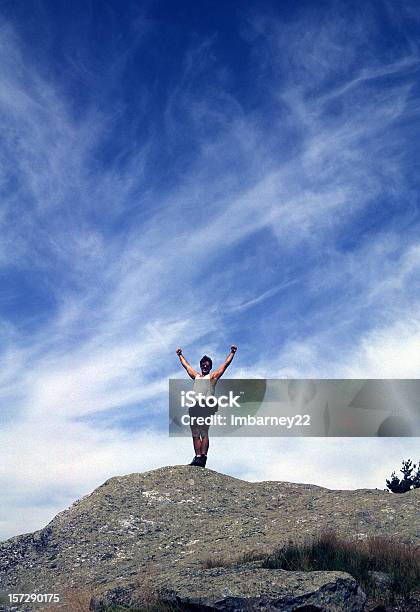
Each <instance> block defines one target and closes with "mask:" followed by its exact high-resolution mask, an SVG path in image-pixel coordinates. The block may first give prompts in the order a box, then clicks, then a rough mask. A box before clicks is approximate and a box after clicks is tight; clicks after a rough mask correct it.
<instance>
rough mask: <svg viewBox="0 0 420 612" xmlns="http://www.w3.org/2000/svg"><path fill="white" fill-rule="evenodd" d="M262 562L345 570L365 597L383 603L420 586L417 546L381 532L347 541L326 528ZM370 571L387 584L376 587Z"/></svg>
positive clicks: (405, 597)
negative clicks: (378, 574) (384, 579)
mask: <svg viewBox="0 0 420 612" xmlns="http://www.w3.org/2000/svg"><path fill="white" fill-rule="evenodd" d="M262 565H263V567H266V568H269V569H275V568H276V569H277V568H278V569H285V570H290V571H297V570H300V571H302V570H303V571H342V572H347V573H349V574H350V575H351V576H353V577H354V578H355V579H356V580H357V582H358V583H359V584H360V586H361V587H362V589H363V590H364V591H365V593H366V594H367V595H368V597H369V596H370V597H372V598H374V599H375V600H378V601H379V600H380V603H381V604H383V605H387V606H395V605H398V606H399V605H403V606H404V605H405V604H407V602H408V601H409V600H410V599H411V597H412V596H413V595H414V593H415V592H416V591H417V590H419V589H420V549H419V547H418V546H409V545H406V544H402V543H401V542H399V541H398V540H395V539H387V538H384V537H381V536H372V537H369V538H367V539H366V540H364V541H349V540H344V539H342V538H339V537H338V536H337V535H336V534H335V533H333V532H326V533H322V534H321V535H320V536H319V537H318V538H316V539H314V540H312V541H311V542H308V543H306V544H301V545H297V544H294V543H289V544H288V545H287V546H285V547H283V548H280V549H278V550H277V551H275V552H274V553H272V554H271V555H269V556H268V557H267V558H266V559H265V560H264V561H263V564H262ZM371 572H382V573H384V574H386V575H387V577H388V581H389V585H388V586H387V587H381V588H378V586H377V583H376V581H375V579H374V578H373V577H372V574H371ZM404 602H405V603H404ZM401 609H404V607H403V608H401Z"/></svg>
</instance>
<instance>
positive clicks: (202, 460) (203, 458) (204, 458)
mask: <svg viewBox="0 0 420 612" xmlns="http://www.w3.org/2000/svg"><path fill="white" fill-rule="evenodd" d="M206 462H207V455H201V457H197V463H196V465H199V466H200V467H206Z"/></svg>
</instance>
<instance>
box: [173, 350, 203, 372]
mask: <svg viewBox="0 0 420 612" xmlns="http://www.w3.org/2000/svg"><path fill="white" fill-rule="evenodd" d="M176 354H177V355H178V357H179V360H180V362H181V364H182V367H184V368H185V369H186V370H187V372H188V376H189V377H190V378H192V379H195V378H196V376H198V372H196V371H195V370H194V368H193V367H192V366H190V364H189V363H188V361H187V360H186V359H185V357H184V355H183V354H182V349H180V348H178V349H176Z"/></svg>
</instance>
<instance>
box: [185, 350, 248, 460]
mask: <svg viewBox="0 0 420 612" xmlns="http://www.w3.org/2000/svg"><path fill="white" fill-rule="evenodd" d="M237 349H238V347H237V346H235V345H232V346H231V347H230V353H229V355H228V356H227V357H226V359H225V361H224V363H222V365H221V366H220V367H218V368H217V370H215V371H214V372H212V373H210V372H211V369H212V367H213V362H212V360H211V359H210V357H207V355H204V356H203V357H202V358H201V359H200V370H201V374H199V373H198V372H197V370H195V369H194V368H193V367H192V366H190V364H189V363H188V361H187V360H186V359H185V357H184V355H183V354H182V349H180V348H178V349H176V354H177V355H178V357H179V360H180V362H181V364H182V366H183V367H184V368H185V369H186V370H187V373H188V376H189V377H190V378H192V379H193V380H194V387H193V389H194V391H195V393H203V394H204V395H205V396H206V397H209V396H212V395H214V389H215V387H216V383H217V381H218V380H219V378H220V377H221V376H223V374H224V372H225V371H226V368H227V367H228V366H229V364H230V363H231V362H232V359H233V357H234V355H235V353H236V351H237ZM212 414H214V409H212V408H208V407H207V406H206V407H204V408H202V407H200V406H199V405H198V403H196V404H195V406H193V407H192V408H190V409H189V415H190V417H202V416H203V417H207V416H210V415H212ZM190 427H191V434H192V439H193V444H194V451H195V457H194V459H193V460H192V461H191V463H190V465H197V466H199V467H205V465H206V461H207V452H208V450H209V427H210V425H197V424H196V423H195V422H193V423H191V424H190Z"/></svg>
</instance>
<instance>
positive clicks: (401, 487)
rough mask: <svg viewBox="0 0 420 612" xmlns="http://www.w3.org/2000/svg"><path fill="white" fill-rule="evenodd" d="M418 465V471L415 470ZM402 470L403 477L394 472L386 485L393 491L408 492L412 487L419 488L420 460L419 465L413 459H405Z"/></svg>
mask: <svg viewBox="0 0 420 612" xmlns="http://www.w3.org/2000/svg"><path fill="white" fill-rule="evenodd" d="M416 467H417V471H415V469H416ZM400 472H401V473H402V475H403V478H401V479H400V478H398V476H397V475H396V474H395V472H392V474H391V479H390V480H388V479H387V480H386V486H387V487H388V489H389V490H390V491H392V492H393V493H406V492H407V491H410V489H418V488H419V487H420V461H419V463H418V466H416V464H415V463H413V462H412V461H411V459H407V461H403V462H402V468H401V469H400Z"/></svg>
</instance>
